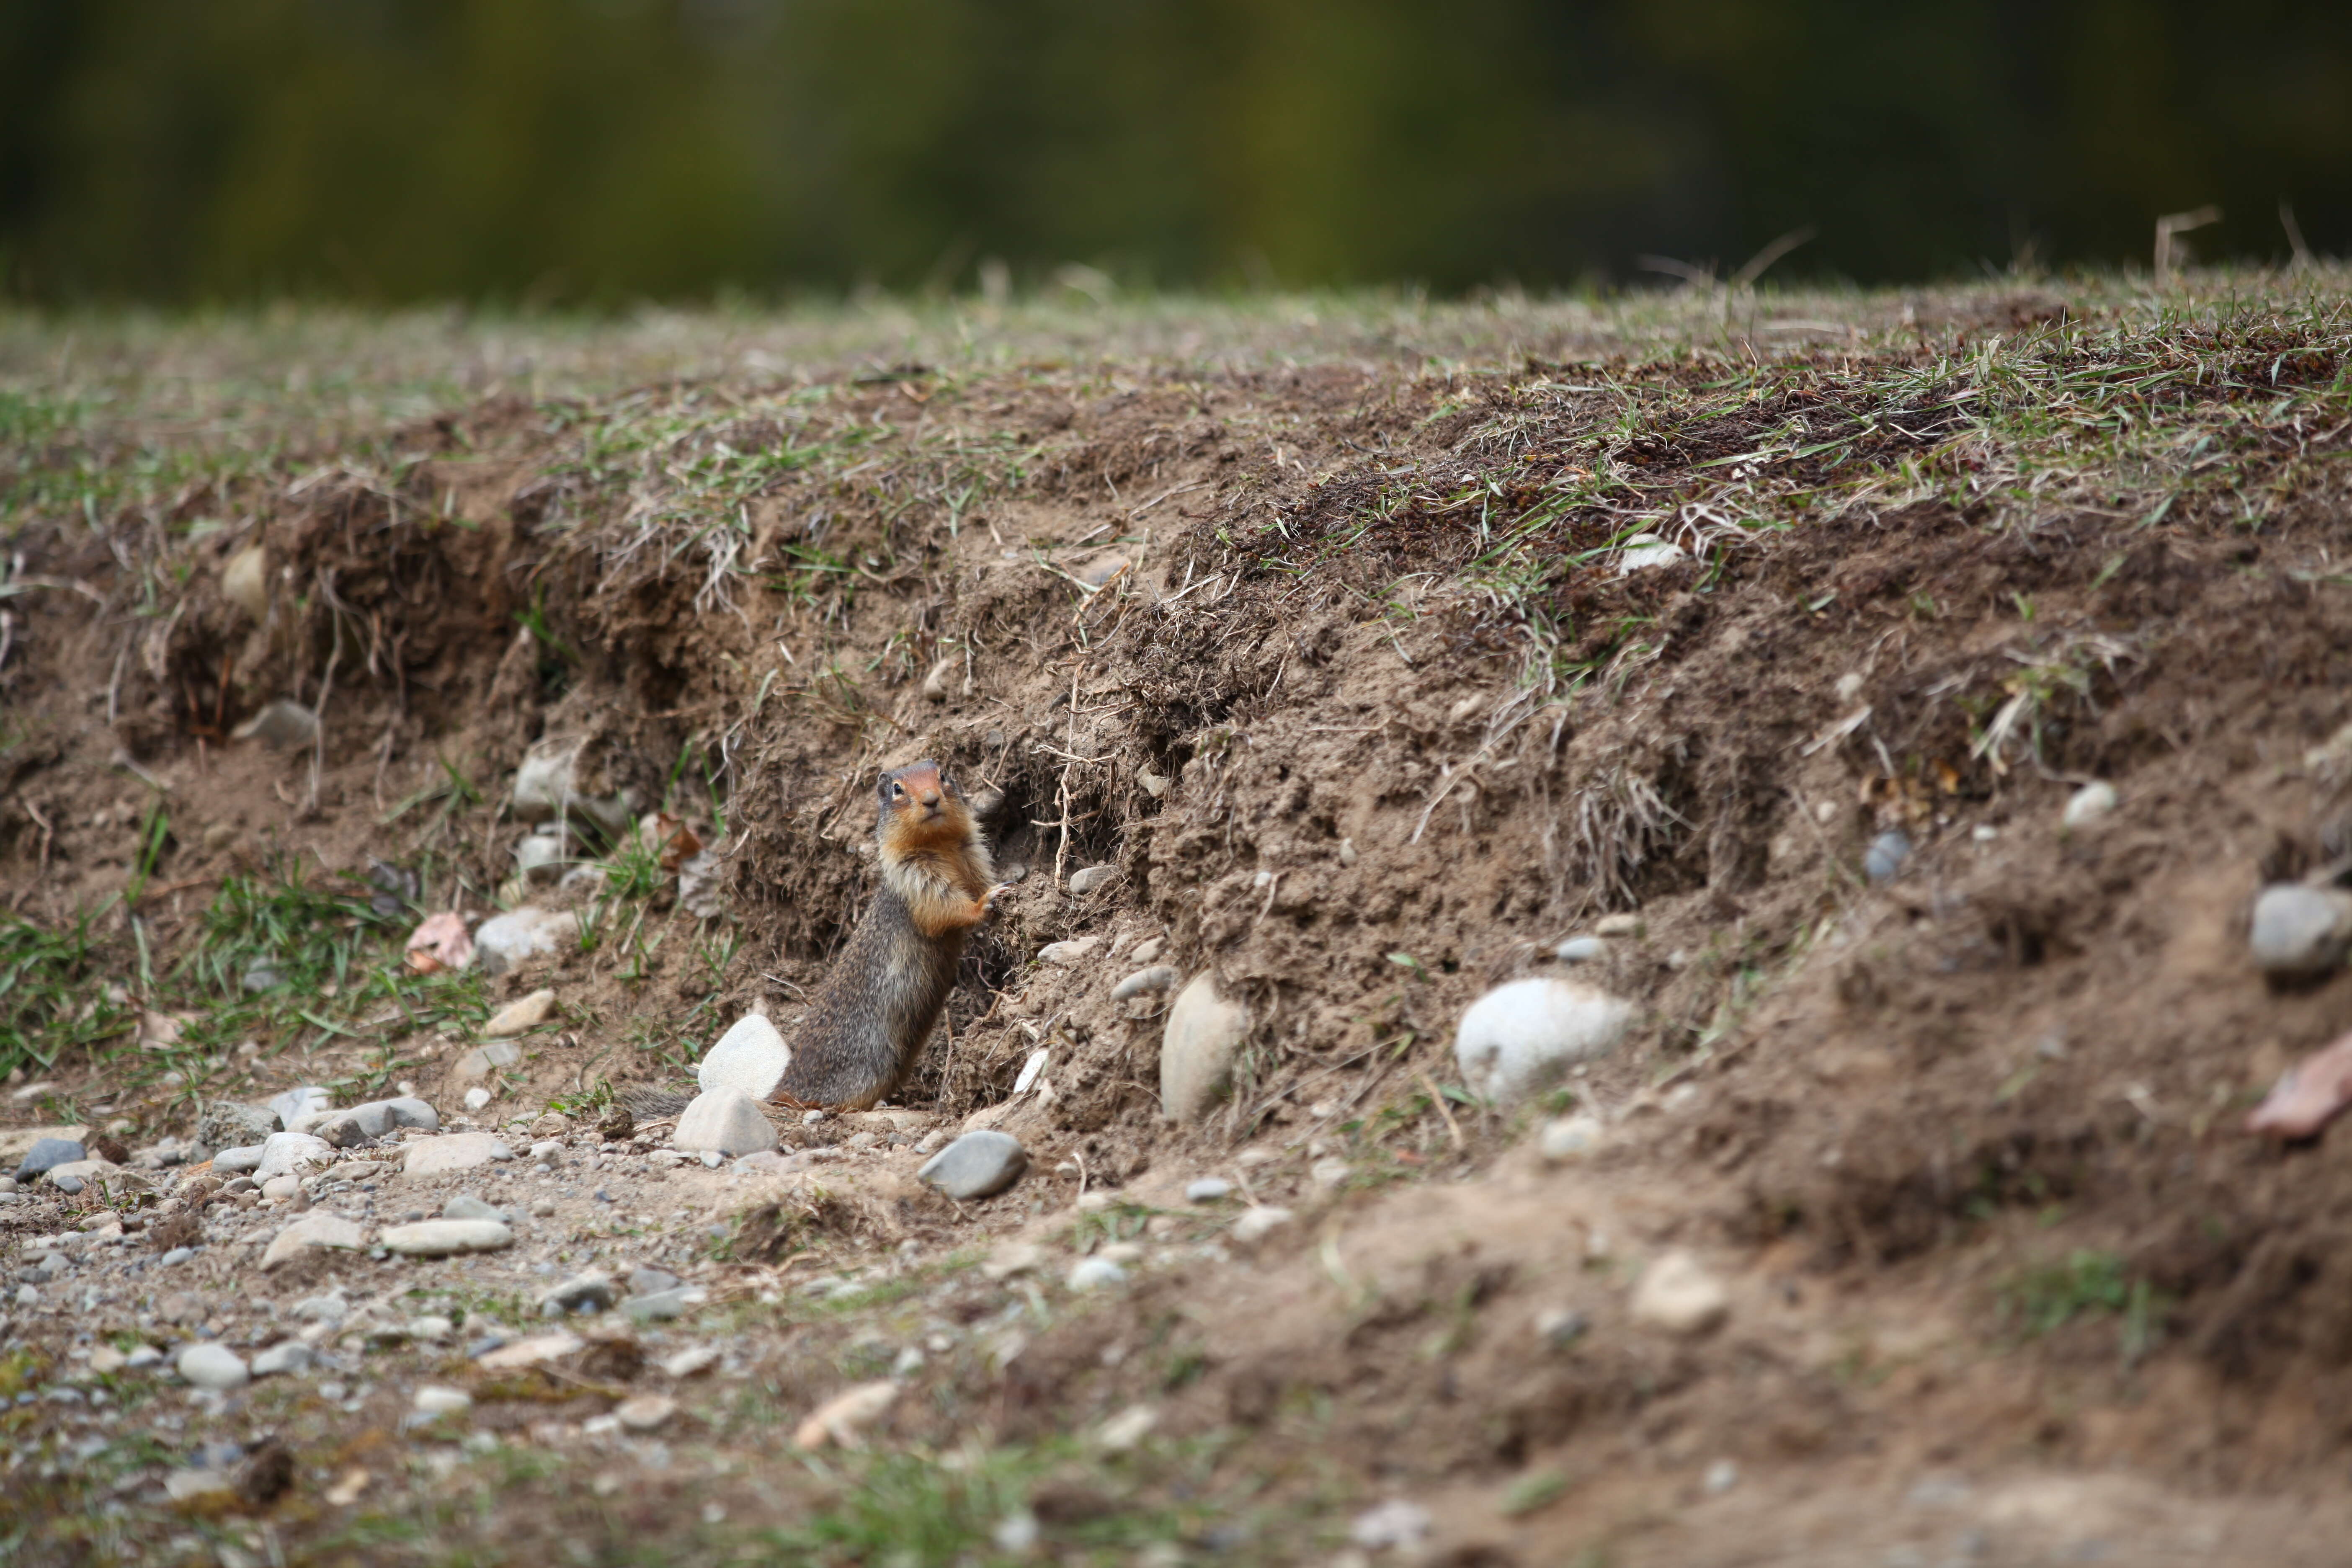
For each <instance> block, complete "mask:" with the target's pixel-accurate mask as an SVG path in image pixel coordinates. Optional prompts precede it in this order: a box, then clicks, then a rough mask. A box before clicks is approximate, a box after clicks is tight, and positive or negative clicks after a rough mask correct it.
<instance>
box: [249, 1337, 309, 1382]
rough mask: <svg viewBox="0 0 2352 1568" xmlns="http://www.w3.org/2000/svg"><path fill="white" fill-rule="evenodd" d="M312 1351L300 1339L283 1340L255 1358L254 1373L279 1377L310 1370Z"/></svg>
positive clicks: (258, 1375)
mask: <svg viewBox="0 0 2352 1568" xmlns="http://www.w3.org/2000/svg"><path fill="white" fill-rule="evenodd" d="M310 1356H311V1351H310V1346H309V1345H306V1344H304V1343H303V1342H301V1341H300V1340H281V1341H280V1342H278V1343H277V1344H274V1345H272V1346H270V1347H269V1348H268V1350H266V1351H263V1352H261V1353H260V1354H259V1355H257V1356H255V1357H254V1358H253V1375H254V1376H256V1377H278V1376H281V1375H283V1374H285V1373H295V1372H308V1371H310Z"/></svg>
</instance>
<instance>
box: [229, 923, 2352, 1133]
mask: <svg viewBox="0 0 2352 1568" xmlns="http://www.w3.org/2000/svg"><path fill="white" fill-rule="evenodd" d="M2347 940H2352V894H2347V893H2346V892H2345V891H2343V890H2342V889H2337V888H2308V887H2305V886H2304V885H2303V884H2301V883H2299V882H2278V883H2273V885H2271V886H2270V887H2267V888H2264V889H2263V890H2262V892H2261V894H2260V895H2259V896H2258V897H2257V898H2256V899H2255V900H2254V916H2253V923H2252V929H2251V930H2250V931H2248V933H2247V946H2248V947H2249V948H2250V949H2251V950H2252V953H2253V958H2254V963H2256V964H2257V965H2258V966H2260V968H2261V969H2262V971H2263V973H2265V974H2275V975H2278V976H2280V977H2282V978H2301V977H2307V976H2313V975H2318V974H2324V973H2327V972H2328V971H2329V970H2332V969H2334V968H2335V967H2336V965H2338V964H2340V963H2343V962H2344V952H2345V947H2346V944H2347ZM213 1163H215V1164H218V1163H220V1162H219V1159H218V1157H217V1156H215V1159H214V1162H213Z"/></svg>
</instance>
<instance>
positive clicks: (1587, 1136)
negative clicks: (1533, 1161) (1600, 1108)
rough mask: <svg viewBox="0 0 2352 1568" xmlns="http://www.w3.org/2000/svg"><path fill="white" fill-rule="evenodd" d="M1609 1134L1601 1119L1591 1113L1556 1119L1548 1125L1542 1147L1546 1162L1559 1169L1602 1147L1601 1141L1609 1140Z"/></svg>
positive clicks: (1540, 1143) (1541, 1143)
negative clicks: (1560, 1166)
mask: <svg viewBox="0 0 2352 1568" xmlns="http://www.w3.org/2000/svg"><path fill="white" fill-rule="evenodd" d="M1608 1131H1609V1130H1608V1128H1607V1127H1605V1126H1603V1125H1602V1123H1601V1118H1599V1117H1598V1116H1595V1115H1593V1114H1592V1113H1591V1111H1589V1110H1581V1111H1579V1112H1577V1113H1576V1114H1575V1115H1573V1116H1560V1117H1555V1118H1554V1119H1552V1120H1551V1121H1547V1122H1545V1123H1544V1129H1543V1135H1542V1137H1541V1139H1540V1140H1539V1142H1538V1146H1539V1147H1540V1148H1541V1149H1542V1150H1543V1157H1544V1158H1545V1159H1547V1160H1549V1161H1550V1162H1551V1163H1553V1164H1556V1165H1557V1164H1562V1163H1566V1162H1568V1161H1570V1160H1581V1159H1584V1158H1585V1157H1587V1156H1588V1155H1590V1154H1591V1153H1592V1152H1594V1151H1595V1150H1597V1149H1599V1148H1600V1147H1601V1139H1603V1138H1604V1137H1606V1136H1608Z"/></svg>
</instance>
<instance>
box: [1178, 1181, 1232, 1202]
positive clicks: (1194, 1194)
mask: <svg viewBox="0 0 2352 1568" xmlns="http://www.w3.org/2000/svg"><path fill="white" fill-rule="evenodd" d="M1233 1193H1234V1184H1232V1183H1231V1182H1229V1181H1226V1180H1225V1179H1224V1178H1223V1176H1202V1178H1201V1179H1200V1180H1199V1181H1197V1182H1192V1183H1190V1184H1187V1185H1186V1186H1185V1188H1184V1201H1185V1202H1186V1203H1192V1204H1213V1203H1221V1202H1223V1200H1224V1199H1226V1198H1229V1197H1231V1196H1233Z"/></svg>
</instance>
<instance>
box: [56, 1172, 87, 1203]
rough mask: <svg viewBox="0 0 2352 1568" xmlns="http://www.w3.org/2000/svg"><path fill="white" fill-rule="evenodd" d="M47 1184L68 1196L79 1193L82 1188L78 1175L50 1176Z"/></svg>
mask: <svg viewBox="0 0 2352 1568" xmlns="http://www.w3.org/2000/svg"><path fill="white" fill-rule="evenodd" d="M49 1184H50V1185H51V1186H53V1187H55V1188H57V1190H58V1191H59V1192H61V1193H63V1194H65V1195H66V1196H68V1197H69V1198H70V1197H74V1196H77V1195H79V1194H80V1192H81V1189H82V1180H81V1178H80V1177H79V1176H52V1177H50V1178H49Z"/></svg>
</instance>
